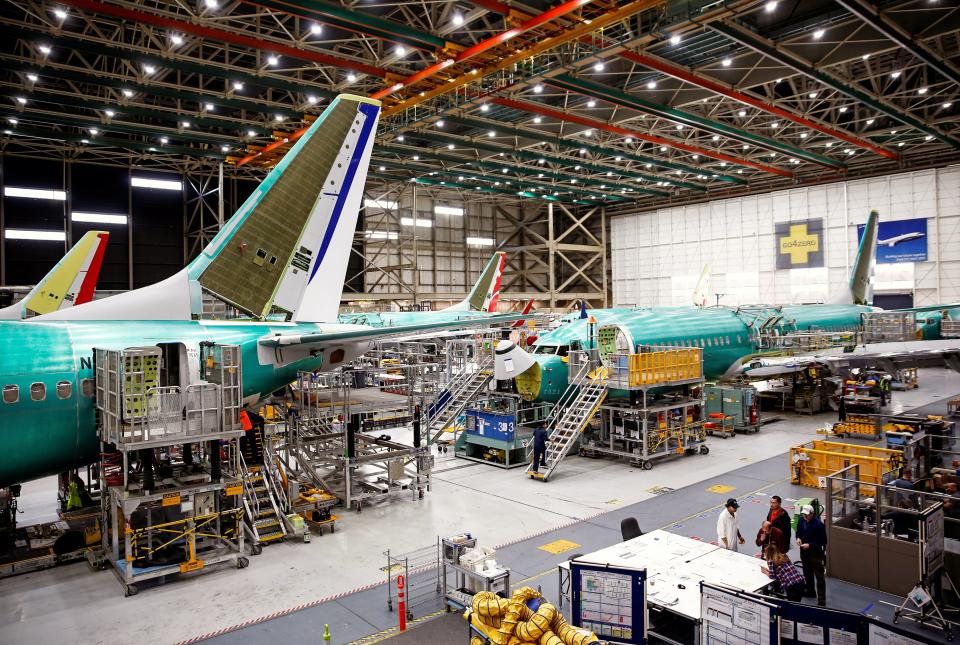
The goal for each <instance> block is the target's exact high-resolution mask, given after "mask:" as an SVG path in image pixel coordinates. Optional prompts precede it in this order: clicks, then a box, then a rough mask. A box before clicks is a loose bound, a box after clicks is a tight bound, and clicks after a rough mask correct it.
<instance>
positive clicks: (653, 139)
mask: <svg viewBox="0 0 960 645" xmlns="http://www.w3.org/2000/svg"><path fill="white" fill-rule="evenodd" d="M490 102H491V103H496V104H497V105H502V106H504V107H509V108H513V109H515V110H523V111H524V112H531V113H533V114H539V115H541V116H548V117H551V118H554V119H559V120H561V121H569V122H570V123H579V124H580V125H585V126H587V127H588V128H594V129H596V130H605V131H607V132H612V133H614V134H621V135H623V136H625V137H633V138H634V139H639V140H642V141H649V142H650V143H655V144H657V145H661V146H667V147H669V148H676V149H677V150H683V151H685V152H692V153H694V154H698V155H703V156H704V157H710V158H711V159H719V160H720V161H726V162H727V163H731V164H735V165H738V166H747V167H750V168H755V169H757V170H762V171H763V172H768V173H771V174H774V175H780V176H781V177H793V173H792V172H790V171H788V170H783V169H781V168H777V167H776V166H768V165H767V164H762V163H757V162H755V161H749V160H747V159H740V158H738V157H732V156H730V155H727V154H724V153H722V152H717V151H715V150H708V149H707V148H698V147H697V146H691V145H690V144H688V143H684V142H682V141H677V140H675V139H666V138H664V137H658V136H655V135H652V134H646V133H643V132H638V131H636V130H628V129H627V128H621V127H620V126H616V125H612V124H610V123H605V122H604V121H597V120H596V119H588V118H586V117H582V116H577V115H576V114H569V113H567V112H561V111H560V110H554V109H552V108H548V107H546V106H543V105H540V104H539V103H529V102H527V101H515V100H513V99H503V98H492V99H490Z"/></svg>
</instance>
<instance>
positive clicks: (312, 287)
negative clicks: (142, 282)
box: [43, 94, 380, 322]
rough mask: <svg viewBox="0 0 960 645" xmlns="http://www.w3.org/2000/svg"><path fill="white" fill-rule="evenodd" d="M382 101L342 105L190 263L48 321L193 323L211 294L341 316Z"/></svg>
mask: <svg viewBox="0 0 960 645" xmlns="http://www.w3.org/2000/svg"><path fill="white" fill-rule="evenodd" d="M379 115H380V102H379V101H375V100H373V99H368V98H365V97H360V96H352V95H348V94H343V95H340V96H338V97H337V98H336V99H334V100H333V101H332V102H331V104H330V106H329V107H328V108H327V109H326V110H324V112H323V114H321V115H320V116H319V117H318V118H317V120H316V121H314V122H313V124H312V125H311V126H310V127H309V128H308V129H307V131H306V132H305V133H304V134H303V136H302V137H300V139H299V140H298V141H297V142H296V143H295V144H294V145H293V147H292V148H291V149H290V151H289V152H287V154H286V155H284V157H283V159H281V160H280V163H278V164H277V165H276V167H274V168H273V170H271V171H270V174H268V175H267V177H266V178H265V179H264V180H263V182H261V184H260V186H259V187H258V188H257V189H256V190H255V191H254V192H253V194H252V195H250V197H249V198H248V199H247V200H246V201H245V202H244V203H243V205H242V206H241V207H240V209H239V210H238V211H237V212H236V213H234V215H233V217H231V218H230V220H229V221H227V223H226V225H225V226H224V227H223V228H222V229H221V230H220V232H219V233H217V235H216V237H214V238H213V240H211V241H210V243H209V244H208V245H207V247H206V248H205V249H204V250H203V252H202V253H201V254H200V255H199V256H197V257H196V258H195V259H194V260H193V261H192V262H191V263H190V264H189V265H188V266H187V267H185V268H184V269H182V270H181V271H179V272H177V273H176V274H175V275H173V276H171V277H169V278H167V279H166V280H163V281H161V282H158V283H157V284H154V285H150V286H149V287H144V288H142V289H136V290H134V291H129V292H127V293H123V294H120V295H117V296H114V297H112V298H104V299H103V300H98V301H96V302H93V303H90V304H87V305H84V306H83V307H76V308H74V309H73V310H71V311H70V312H64V311H57V312H53V313H52V314H48V315H47V316H44V317H43V318H44V319H51V318H66V319H84V320H190V319H191V318H199V317H200V315H201V314H202V298H201V295H202V292H203V290H206V291H208V292H210V293H212V294H213V295H215V296H217V297H218V298H220V299H222V300H223V301H225V302H227V303H229V304H230V305H233V306H234V307H236V308H237V309H239V310H241V311H243V312H245V313H247V314H248V315H250V316H252V317H254V318H263V317H265V316H266V315H267V314H269V313H270V311H271V309H272V308H273V307H274V306H276V307H278V308H280V309H283V310H285V311H287V312H288V313H290V314H292V315H293V316H294V318H296V319H298V320H311V321H315V322H322V321H330V320H336V313H337V308H338V307H339V303H340V295H341V292H342V290H343V283H344V280H345V279H346V272H347V260H348V259H349V255H350V247H351V242H352V240H353V233H354V230H355V228H356V223H357V217H358V215H359V209H360V199H361V196H362V192H363V186H364V183H365V182H366V178H367V165H368V164H369V161H370V153H371V151H372V147H373V139H374V135H375V133H376V124H377V118H378V117H379Z"/></svg>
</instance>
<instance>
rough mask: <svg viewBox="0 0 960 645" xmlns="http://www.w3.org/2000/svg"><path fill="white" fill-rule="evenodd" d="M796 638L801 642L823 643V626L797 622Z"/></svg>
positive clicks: (821, 644) (817, 644)
mask: <svg viewBox="0 0 960 645" xmlns="http://www.w3.org/2000/svg"><path fill="white" fill-rule="evenodd" d="M797 640H798V641H799V642H801V643H813V645H823V627H821V626H820V625H810V624H809V623H797Z"/></svg>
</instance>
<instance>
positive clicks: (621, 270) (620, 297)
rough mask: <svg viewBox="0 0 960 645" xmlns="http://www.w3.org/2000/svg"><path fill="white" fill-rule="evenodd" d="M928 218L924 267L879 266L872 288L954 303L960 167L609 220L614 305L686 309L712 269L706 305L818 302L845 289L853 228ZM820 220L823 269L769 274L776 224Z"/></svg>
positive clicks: (959, 274)
mask: <svg viewBox="0 0 960 645" xmlns="http://www.w3.org/2000/svg"><path fill="white" fill-rule="evenodd" d="M870 209H877V210H878V211H879V212H880V220H881V221H886V220H902V219H913V218H928V222H927V228H928V231H927V245H928V258H929V261H927V262H920V263H916V264H879V265H877V274H876V277H877V285H876V286H877V290H878V291H881V292H882V291H887V292H908V291H909V292H913V294H914V303H915V304H916V305H917V306H920V305H928V304H937V303H944V302H957V301H960V167H958V166H951V167H947V168H940V169H935V170H923V171H917V172H910V173H901V174H896V175H887V176H883V177H874V178H870V179H862V180H856V181H848V182H838V183H834V184H827V185H821V186H811V187H805V188H794V189H791V190H784V191H778V192H774V193H768V194H764V195H754V196H749V197H741V198H735V199H726V200H719V201H715V202H708V203H704V204H694V205H690V206H678V207H674V208H662V209H659V210H656V211H652V212H647V213H639V214H636V215H625V216H620V217H615V218H612V219H611V235H610V240H611V255H612V266H613V270H612V273H613V300H614V303H615V304H623V305H629V304H636V305H670V304H689V303H690V301H691V293H692V291H693V289H694V286H695V285H696V282H697V279H698V278H699V275H700V272H701V270H702V268H703V265H704V264H706V263H709V264H710V267H711V282H710V290H709V294H710V295H709V300H710V303H715V302H716V298H715V294H717V293H719V294H722V295H721V298H720V303H721V304H727V305H736V304H743V303H784V302H816V301H821V300H824V299H826V298H827V297H828V296H829V294H831V293H834V292H836V291H838V290H840V289H842V288H844V287H845V285H846V282H847V276H848V269H849V264H850V262H851V261H852V258H853V255H854V253H855V252H856V244H857V228H856V227H857V224H863V223H864V221H866V218H867V214H868V212H869V210H870ZM812 218H823V219H824V228H825V235H824V238H825V241H824V243H825V256H824V260H825V264H826V266H825V267H823V268H811V269H789V270H779V271H778V270H776V269H775V262H776V253H775V248H776V247H775V241H774V226H775V224H776V223H777V222H787V221H798V220H805V219H812Z"/></svg>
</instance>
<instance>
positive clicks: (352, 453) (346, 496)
mask: <svg viewBox="0 0 960 645" xmlns="http://www.w3.org/2000/svg"><path fill="white" fill-rule="evenodd" d="M400 368H402V369H412V368H411V367H410V366H408V365H403V366H401V367H400ZM374 370H377V371H379V370H382V368H380V367H377V368H363V367H351V368H348V369H343V370H338V371H337V372H332V373H328V374H315V373H312V372H300V373H299V374H298V375H297V381H296V385H295V388H294V389H295V391H296V393H297V397H298V398H297V406H296V411H295V412H294V413H293V414H291V415H290V418H289V419H288V422H287V425H286V432H285V436H284V438H283V440H282V441H281V442H280V443H279V445H278V446H277V448H276V452H277V456H278V457H279V458H280V460H281V462H282V463H283V464H284V467H285V472H286V474H287V488H288V490H287V495H288V497H289V498H290V499H292V500H298V501H306V502H307V503H311V504H312V503H313V502H314V501H315V500H317V499H318V496H319V498H321V499H320V501H323V502H327V501H329V499H330V497H332V498H335V499H336V500H337V501H338V502H339V503H341V504H343V505H344V506H345V507H347V508H356V509H357V510H361V509H362V507H363V505H364V504H367V503H371V502H375V501H379V500H382V499H385V498H387V497H389V496H392V495H395V494H403V493H406V494H409V495H410V496H411V498H412V499H414V500H416V499H421V498H422V497H423V494H424V492H425V491H429V490H430V488H431V471H432V468H433V458H432V457H431V456H430V454H429V448H428V447H427V446H426V443H425V442H424V441H422V440H421V437H420V436H419V435H420V432H419V416H418V409H417V407H418V405H419V403H418V402H417V399H416V398H415V397H414V396H413V395H412V390H411V389H410V388H409V387H408V388H407V393H406V394H397V393H396V392H384V390H383V388H376V387H369V388H355V387H354V385H355V384H356V383H358V382H365V380H364V379H366V378H367V375H368V374H367V373H368V372H370V371H374ZM416 381H417V378H416V377H411V378H409V379H408V383H415V382H416ZM394 385H395V384H394ZM408 425H412V426H413V429H414V430H413V441H411V442H410V443H403V442H400V441H396V440H393V439H392V437H391V435H389V434H386V433H385V431H389V430H391V429H394V430H397V429H403V430H405V428H406V427H407V426H408ZM401 431H402V430H401ZM375 433H378V434H375ZM304 494H305V495H306V497H304Z"/></svg>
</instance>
